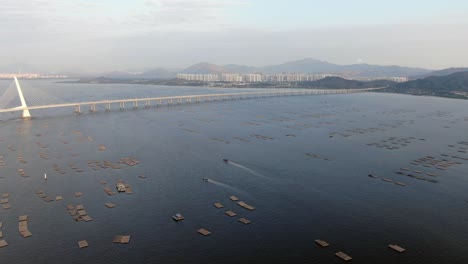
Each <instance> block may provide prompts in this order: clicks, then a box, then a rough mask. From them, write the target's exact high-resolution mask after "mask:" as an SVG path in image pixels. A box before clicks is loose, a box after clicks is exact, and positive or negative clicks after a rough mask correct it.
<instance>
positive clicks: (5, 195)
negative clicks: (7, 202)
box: [2, 193, 10, 198]
mask: <svg viewBox="0 0 468 264" xmlns="http://www.w3.org/2000/svg"><path fill="white" fill-rule="evenodd" d="M9 196H10V194H9V193H4V194H2V198H8V197H9Z"/></svg>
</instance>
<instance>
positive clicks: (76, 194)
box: [75, 192, 83, 197]
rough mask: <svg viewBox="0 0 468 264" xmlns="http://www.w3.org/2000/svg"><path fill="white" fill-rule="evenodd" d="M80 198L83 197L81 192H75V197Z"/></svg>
mask: <svg viewBox="0 0 468 264" xmlns="http://www.w3.org/2000/svg"><path fill="white" fill-rule="evenodd" d="M80 196H83V193H82V192H76V193H75V197H80Z"/></svg>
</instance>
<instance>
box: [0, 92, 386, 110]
mask: <svg viewBox="0 0 468 264" xmlns="http://www.w3.org/2000/svg"><path fill="white" fill-rule="evenodd" d="M383 88H384V87H378V88H366V89H293V90H292V89H291V90H279V91H268V92H244V93H225V94H199V95H181V96H168V97H153V98H137V99H117V100H102V101H92V102H76V103H64V104H51V105H40V106H28V107H22V106H20V107H15V108H9V109H0V113H5V112H15V111H23V110H25V109H28V110H36V109H48V108H59V107H75V112H76V113H81V106H84V105H89V106H90V109H89V110H90V111H91V112H95V111H96V105H105V106H106V111H110V109H111V104H117V103H118V104H119V107H120V109H125V103H132V104H133V108H138V102H145V107H151V102H155V103H156V104H155V105H154V106H159V105H172V104H174V103H177V104H181V103H192V100H194V101H195V102H196V103H199V102H210V101H221V100H236V99H250V98H265V97H275V96H301V95H302V96H306V95H321V94H345V93H358V92H368V91H373V90H379V89H383Z"/></svg>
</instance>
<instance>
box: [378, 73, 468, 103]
mask: <svg viewBox="0 0 468 264" xmlns="http://www.w3.org/2000/svg"><path fill="white" fill-rule="evenodd" d="M385 90H386V91H388V92H397V93H408V94H414V95H436V96H444V97H457V98H458V97H463V98H465V97H466V96H461V95H457V94H456V93H457V92H462V93H468V71H465V72H457V73H452V74H449V75H444V76H430V77H426V78H424V79H418V80H413V81H408V82H404V83H398V84H395V85H393V86H391V87H389V88H387V89H385Z"/></svg>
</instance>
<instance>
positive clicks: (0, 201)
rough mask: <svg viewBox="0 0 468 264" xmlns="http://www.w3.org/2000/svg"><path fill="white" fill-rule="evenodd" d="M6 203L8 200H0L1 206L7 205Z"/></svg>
mask: <svg viewBox="0 0 468 264" xmlns="http://www.w3.org/2000/svg"><path fill="white" fill-rule="evenodd" d="M8 201H9V200H8V198H4V199H0V203H1V204H6V203H8Z"/></svg>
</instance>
